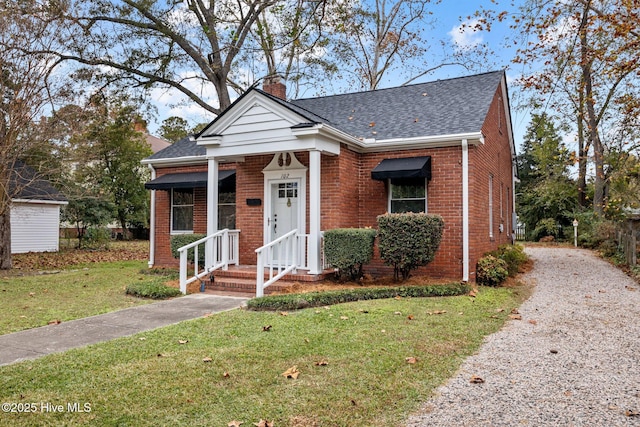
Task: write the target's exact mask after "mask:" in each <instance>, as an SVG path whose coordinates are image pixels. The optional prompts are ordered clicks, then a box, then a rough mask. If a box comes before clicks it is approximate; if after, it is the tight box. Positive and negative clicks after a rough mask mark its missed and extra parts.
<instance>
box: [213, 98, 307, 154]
mask: <svg viewBox="0 0 640 427" xmlns="http://www.w3.org/2000/svg"><path fill="white" fill-rule="evenodd" d="M294 124H295V122H293V121H289V120H287V119H285V118H284V117H281V116H279V115H278V114H275V113H274V112H272V111H269V110H268V109H266V108H265V107H263V106H261V105H254V106H252V107H251V108H249V109H248V110H247V111H246V112H245V113H244V114H243V115H242V116H240V117H238V118H237V119H236V120H234V121H233V122H232V123H230V124H229V126H228V127H227V128H226V129H224V131H223V132H222V135H223V143H224V144H225V145H227V144H230V145H233V144H237V143H246V142H247V141H252V142H253V143H256V142H257V141H265V140H280V141H283V140H293V139H294V137H293V136H292V135H291V126H292V125H294Z"/></svg>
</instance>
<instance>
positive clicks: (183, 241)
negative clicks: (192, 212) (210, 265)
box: [171, 234, 206, 264]
mask: <svg viewBox="0 0 640 427" xmlns="http://www.w3.org/2000/svg"><path fill="white" fill-rule="evenodd" d="M204 237H206V234H178V235H175V236H171V254H172V255H173V257H174V258H180V253H179V252H178V249H180V248H181V247H183V246H185V245H188V244H189V243H193V242H195V241H196V240H200V239H202V238H204ZM204 246H205V245H204V243H202V244H200V245H198V263H199V264H204ZM187 252H188V253H187V259H188V260H189V262H193V260H194V253H195V251H194V250H193V248H192V249H189V250H188V251H187Z"/></svg>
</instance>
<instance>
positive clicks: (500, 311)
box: [496, 308, 504, 313]
mask: <svg viewBox="0 0 640 427" xmlns="http://www.w3.org/2000/svg"><path fill="white" fill-rule="evenodd" d="M503 311H504V308H498V309H496V313H502V312H503Z"/></svg>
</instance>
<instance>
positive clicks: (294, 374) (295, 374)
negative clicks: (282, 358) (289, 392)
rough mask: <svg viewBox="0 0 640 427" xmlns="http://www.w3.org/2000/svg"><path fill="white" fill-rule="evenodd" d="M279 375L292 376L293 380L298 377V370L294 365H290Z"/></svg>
mask: <svg viewBox="0 0 640 427" xmlns="http://www.w3.org/2000/svg"><path fill="white" fill-rule="evenodd" d="M281 375H282V376H283V377H285V378H293V379H294V380H295V379H298V376H299V375H300V371H298V368H297V367H296V366H292V367H291V368H289V369H287V370H286V371H284V372H283V373H282V374H281Z"/></svg>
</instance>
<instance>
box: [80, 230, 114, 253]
mask: <svg viewBox="0 0 640 427" xmlns="http://www.w3.org/2000/svg"><path fill="white" fill-rule="evenodd" d="M109 243H111V231H109V229H108V228H101V227H89V228H88V229H87V231H85V233H84V237H83V238H82V247H83V248H85V249H94V250H98V249H108V248H109Z"/></svg>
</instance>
